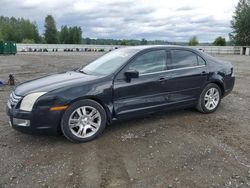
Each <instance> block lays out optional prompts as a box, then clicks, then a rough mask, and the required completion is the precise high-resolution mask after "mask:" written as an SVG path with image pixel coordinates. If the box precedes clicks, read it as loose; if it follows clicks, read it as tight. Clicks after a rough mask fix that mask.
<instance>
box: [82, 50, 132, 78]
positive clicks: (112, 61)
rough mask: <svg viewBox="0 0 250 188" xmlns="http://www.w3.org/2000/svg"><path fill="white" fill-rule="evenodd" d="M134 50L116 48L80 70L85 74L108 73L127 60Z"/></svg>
mask: <svg viewBox="0 0 250 188" xmlns="http://www.w3.org/2000/svg"><path fill="white" fill-rule="evenodd" d="M135 53H136V51H135V50H131V49H125V48H124V49H117V50H114V51H112V52H109V53H107V54H105V55H104V56H102V57H100V58H98V59H96V60H95V61H93V62H92V63H90V64H88V65H86V66H85V67H84V68H82V69H81V70H80V71H81V72H84V73H86V74H101V75H109V74H111V73H113V72H115V71H116V70H117V69H118V68H119V67H120V66H121V65H123V64H124V63H125V62H126V61H127V60H129V59H130V58H131V57H132V56H133V55H134V54H135Z"/></svg>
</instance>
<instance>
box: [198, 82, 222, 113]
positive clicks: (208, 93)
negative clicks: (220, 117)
mask: <svg viewBox="0 0 250 188" xmlns="http://www.w3.org/2000/svg"><path fill="white" fill-rule="evenodd" d="M220 101H221V89H220V87H219V86H218V85H217V84H214V83H210V84H208V85H207V86H206V87H205V88H204V90H203V91H202V93H201V95H200V97H199V100H198V104H197V106H196V108H197V110H198V111H200V112H202V113H212V112H214V111H215V110H216V109H217V108H218V107H219V105H220Z"/></svg>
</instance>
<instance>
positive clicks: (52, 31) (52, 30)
mask: <svg viewBox="0 0 250 188" xmlns="http://www.w3.org/2000/svg"><path fill="white" fill-rule="evenodd" d="M44 27H45V33H44V38H45V41H46V42H47V43H48V44H57V42H58V40H57V29H56V23H55V20H54V18H53V17H52V16H51V15H48V16H46V18H45V25H44Z"/></svg>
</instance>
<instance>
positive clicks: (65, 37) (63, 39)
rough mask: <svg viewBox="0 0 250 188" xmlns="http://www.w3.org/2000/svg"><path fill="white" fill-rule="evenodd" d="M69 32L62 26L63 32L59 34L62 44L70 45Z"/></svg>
mask: <svg viewBox="0 0 250 188" xmlns="http://www.w3.org/2000/svg"><path fill="white" fill-rule="evenodd" d="M68 37H69V30H68V27H67V26H66V25H65V26H62V27H61V31H60V33H59V41H60V43H61V44H68Z"/></svg>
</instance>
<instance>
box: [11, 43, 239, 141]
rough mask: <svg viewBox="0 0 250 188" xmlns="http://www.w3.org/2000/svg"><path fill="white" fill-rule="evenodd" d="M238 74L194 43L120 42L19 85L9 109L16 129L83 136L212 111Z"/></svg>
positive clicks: (84, 138) (79, 138) (82, 138)
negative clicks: (73, 66)
mask: <svg viewBox="0 0 250 188" xmlns="http://www.w3.org/2000/svg"><path fill="white" fill-rule="evenodd" d="M234 80H235V78H234V76H233V67H232V65H231V63H229V62H224V61H220V60H217V59H215V58H213V57H211V56H209V55H208V54H206V53H204V52H202V51H199V50H196V49H191V48H187V47H178V46H137V47H128V48H121V49H116V50H114V51H112V52H109V53H107V54H105V55H104V56H102V57H100V58H98V59H96V60H95V61H93V62H92V63H90V64H88V65H86V66H84V67H81V68H79V69H78V70H75V71H69V72H65V73H58V74H54V75H50V76H46V77H43V78H39V79H35V80H32V81H28V82H25V83H23V84H21V85H19V86H17V87H16V88H15V89H14V91H13V92H12V93H11V94H10V99H9V101H8V103H7V114H8V116H9V119H10V125H11V126H12V127H13V128H15V129H16V130H19V131H22V132H27V133H58V132H61V131H62V132H63V134H64V135H65V137H67V138H68V139H69V140H71V141H73V142H85V141H89V140H92V139H94V138H96V137H97V136H98V135H100V134H101V133H102V132H103V130H104V128H105V126H106V124H110V123H111V122H113V121H115V120H121V119H124V118H131V117H134V116H139V115H145V114H149V113H154V112H157V111H163V110H171V109H177V108H186V107H196V108H197V110H198V111H200V112H202V113H211V112H214V111H215V110H216V109H217V108H218V107H219V104H220V102H221V99H222V98H223V97H225V96H226V95H227V94H229V93H230V92H231V91H232V89H233V86H234Z"/></svg>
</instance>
